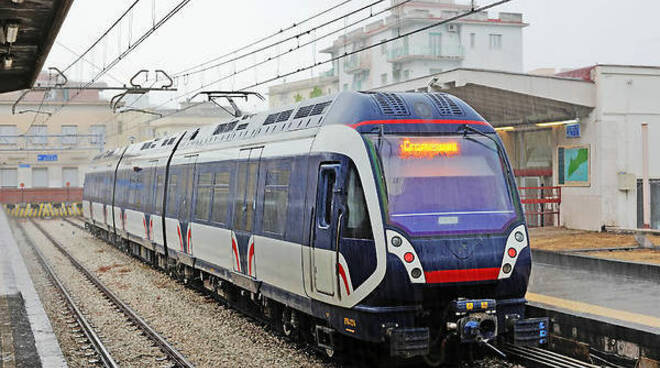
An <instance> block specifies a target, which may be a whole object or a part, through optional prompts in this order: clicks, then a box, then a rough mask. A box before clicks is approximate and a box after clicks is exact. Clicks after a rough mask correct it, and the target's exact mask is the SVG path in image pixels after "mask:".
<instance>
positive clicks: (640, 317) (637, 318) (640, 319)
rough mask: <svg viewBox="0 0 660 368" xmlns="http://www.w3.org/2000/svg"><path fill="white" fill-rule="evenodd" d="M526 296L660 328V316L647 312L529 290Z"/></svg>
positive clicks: (555, 304) (529, 299) (576, 309)
mask: <svg viewBox="0 0 660 368" xmlns="http://www.w3.org/2000/svg"><path fill="white" fill-rule="evenodd" d="M525 297H526V298H527V300H528V301H530V302H534V303H542V304H546V305H551V306H555V307H559V308H563V309H569V310H571V311H575V312H578V313H585V314H592V315H596V316H602V317H607V318H613V319H618V320H620V321H624V322H631V323H636V324H639V325H645V326H651V327H655V328H660V318H657V317H652V316H647V315H645V314H639V313H633V312H626V311H622V310H619V309H613V308H607V307H601V306H599V305H594V304H588V303H583V302H578V301H575V300H568V299H562V298H556V297H554V296H547V295H541V294H536V293H529V292H528V293H527V295H526V296H525Z"/></svg>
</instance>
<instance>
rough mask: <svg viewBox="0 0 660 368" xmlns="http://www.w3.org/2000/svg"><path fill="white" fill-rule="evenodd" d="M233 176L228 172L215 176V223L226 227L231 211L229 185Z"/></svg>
mask: <svg viewBox="0 0 660 368" xmlns="http://www.w3.org/2000/svg"><path fill="white" fill-rule="evenodd" d="M230 179H231V176H230V174H229V173H228V172H219V173H216V174H215V186H214V187H213V221H214V222H217V223H220V224H223V225H226V224H227V210H228V209H229V200H230V198H229V184H230Z"/></svg>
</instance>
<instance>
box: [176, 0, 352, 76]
mask: <svg viewBox="0 0 660 368" xmlns="http://www.w3.org/2000/svg"><path fill="white" fill-rule="evenodd" d="M351 1H353V0H344V1H342V2H341V3H339V4H336V5H333V6H332V7H330V8H328V9H325V10H323V11H321V12H319V13H316V14H314V15H312V16H310V17H307V18H305V19H303V20H301V21H298V22H295V23H293V25H291V26H289V27H285V28H280V30H279V31H277V32H275V33H272V34H269V35H267V36H264V37H262V38H260V39H258V40H256V41H252V42H250V43H248V44H247V45H244V46H241V47H239V48H237V49H235V50H233V51H230V52H227V53H225V54H223V55H220V56H218V57H215V58H213V59H211V60H207V61H205V62H203V63H200V64H197V65H195V66H192V67H189V68H186V69H184V70H182V71H180V72H177V73H174V74H173V76H175V77H176V76H181V75H184V74H186V73H187V72H189V71H191V70H194V69H197V68H201V67H203V66H205V65H207V64H210V63H213V62H216V61H218V60H221V59H224V58H225V57H227V56H231V55H233V54H235V53H237V52H241V51H243V50H246V49H248V48H250V47H252V46H255V45H258V44H260V43H262V42H264V41H266V40H269V39H271V38H273V37H276V36H279V35H281V34H282V33H284V32H287V31H290V30H292V29H294V28H296V27H299V26H300V25H302V24H305V23H307V22H309V21H311V20H314V19H316V18H318V17H320V16H323V15H325V14H327V13H329V12H331V11H333V10H335V9H338V8H340V7H342V6H344V5H346V4H348V3H350V2H351Z"/></svg>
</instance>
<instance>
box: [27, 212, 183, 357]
mask: <svg viewBox="0 0 660 368" xmlns="http://www.w3.org/2000/svg"><path fill="white" fill-rule="evenodd" d="M30 222H31V223H32V224H34V226H35V227H36V228H37V229H38V230H39V231H41V233H42V234H43V235H44V236H45V237H46V238H47V239H48V240H49V241H50V242H51V243H53V245H54V246H55V247H56V248H57V249H58V250H59V251H60V252H62V254H64V255H65V256H66V257H67V258H68V259H69V260H70V261H71V263H72V264H73V265H74V266H75V267H76V268H77V269H78V270H80V271H81V272H82V273H83V274H84V275H85V276H86V277H87V279H88V280H89V281H91V282H92V283H93V284H94V285H95V286H96V287H97V288H98V289H99V290H100V291H101V292H102V293H103V294H104V295H105V296H106V297H108V299H109V300H110V301H111V302H112V303H113V304H114V305H116V306H117V307H118V308H119V309H120V310H121V312H122V313H124V315H125V316H126V317H128V319H129V320H130V321H131V322H133V323H134V324H135V325H136V326H137V327H138V328H139V329H140V330H142V331H143V332H144V333H145V335H146V336H147V337H148V338H149V339H151V340H152V341H153V342H154V343H156V345H158V347H159V348H160V349H161V350H162V351H163V352H164V353H165V354H166V355H167V356H168V357H169V358H170V359H171V360H172V361H174V363H175V364H176V366H177V367H184V368H189V367H194V365H193V364H192V363H191V362H190V361H188V359H186V357H184V356H183V354H181V353H180V352H179V351H178V350H176V348H174V346H172V345H171V344H170V343H169V342H168V341H167V340H166V339H165V338H164V337H163V336H161V335H160V334H159V333H158V332H156V330H154V329H153V328H152V327H151V326H149V324H148V323H147V322H146V321H145V320H144V319H142V318H141V317H140V316H139V315H138V314H137V313H136V312H135V311H134V310H133V309H132V308H131V307H129V306H128V305H127V304H126V303H124V302H123V301H122V300H121V299H119V297H118V296H117V295H115V294H114V293H113V292H112V291H111V290H110V289H108V287H107V286H105V284H103V282H101V280H99V279H98V278H97V277H96V276H95V275H94V274H93V273H92V272H90V271H89V270H88V269H87V268H85V266H83V265H82V264H81V263H80V262H78V260H77V259H76V258H74V257H73V256H72V255H71V254H70V253H69V252H68V251H67V250H66V248H65V247H64V245H62V243H60V242H59V241H58V240H57V239H55V238H54V237H53V236H52V235H51V234H49V233H48V232H47V231H46V229H44V228H43V227H42V226H41V225H40V224H38V223H37V222H35V221H34V220H32V219H30Z"/></svg>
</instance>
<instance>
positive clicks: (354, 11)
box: [107, 0, 412, 122]
mask: <svg viewBox="0 0 660 368" xmlns="http://www.w3.org/2000/svg"><path fill="white" fill-rule="evenodd" d="M351 1H353V0H345V1H343V2H341V3H339V4H336V5H334V6H332V7H330V8H328V9H325V10H323V11H321V12H320V13H316V14H314V15H312V16H310V17H307V18H305V19H303V20H302V21H299V22H296V23H294V24H293V25H292V26H290V27H287V28H282V29H280V31H278V32H276V33H273V34H270V35H268V36H264V37H262V38H261V39H259V40H257V41H253V42H251V43H249V44H248V45H246V46H242V47H240V48H238V49H236V50H234V51H232V52H230V53H227V54H225V55H223V56H220V57H217V58H215V59H212V60H210V61H207V62H205V63H202V64H198V65H197V66H194V67H190V68H187V69H186V70H185V71H189V70H192V69H194V68H196V67H199V66H202V65H204V64H208V63H210V62H213V61H216V60H219V59H221V58H223V57H226V56H229V55H232V54H234V53H236V52H239V51H242V50H245V49H247V48H249V47H251V46H254V45H256V44H258V43H261V42H263V41H265V40H268V39H270V38H272V37H275V36H277V35H280V34H282V33H283V32H286V31H288V30H291V29H293V28H295V27H297V26H300V25H302V24H304V23H306V22H309V21H310V20H313V19H316V18H318V17H320V16H321V15H324V14H327V13H328V12H330V11H332V10H335V9H337V8H339V7H341V6H343V5H345V4H347V3H349V2H351ZM383 1H384V0H377V1H373V2H371V3H370V4H369V5H367V6H363V7H361V8H358V9H356V10H352V11H350V12H348V13H345V14H344V15H342V16H341V17H339V18H337V19H333V20H331V21H329V22H325V23H323V24H321V25H318V26H316V27H313V28H310V29H309V30H307V31H302V32H299V33H298V34H296V35H294V36H291V37H289V38H287V39H286V40H284V41H288V40H292V39H294V38H299V37H300V36H302V35H305V34H310V33H311V32H313V31H315V30H317V29H320V28H323V27H326V26H327V25H330V24H332V23H334V22H336V21H337V20H341V19H345V18H347V17H348V16H351V15H354V14H356V13H358V12H360V11H364V10H366V9H367V8H370V7H373V6H374V5H376V4H378V3H381V2H383ZM410 1H412V0H405V1H403V2H401V3H399V4H397V5H394V6H392V7H389V8H387V9H384V10H382V11H380V12H378V13H375V14H374V13H373V12H372V13H371V15H370V16H368V17H365V18H362V19H360V20H358V21H355V22H353V23H351V24H349V25H345V26H344V28H342V29H340V30H339V31H341V30H343V29H346V28H348V27H352V26H354V25H356V24H359V23H361V22H364V21H365V20H368V19H370V18H372V17H374V16H377V15H379V14H382V13H385V12H386V11H388V10H389V9H392V8H393V7H397V6H402V5H403V4H405V3H408V2H410ZM339 31H335V32H330V33H327V34H325V35H323V36H322V37H318V38H315V39H314V40H312V41H310V42H306V43H304V44H302V45H300V44H298V47H297V48H296V49H299V48H301V47H305V46H307V45H309V44H311V43H313V42H316V41H318V40H321V39H323V38H325V37H328V36H330V35H332V34H335V33H337V32H339ZM284 41H282V42H275V43H272V44H270V45H269V46H267V47H263V48H261V49H260V50H258V51H253V52H251V53H248V54H245V55H242V56H241V57H237V58H235V59H233V60H229V61H227V62H225V63H223V64H222V65H225V64H228V63H230V62H235V61H236V60H239V59H241V58H245V57H247V56H250V55H253V56H254V55H256V53H257V52H259V51H264V50H266V49H268V48H273V47H277V46H279V45H281V44H282V43H283V42H284ZM285 54H286V52H285V53H279V51H278V55H276V56H274V57H272V58H271V59H273V58H279V57H280V56H282V55H285ZM278 60H279V59H278ZM268 61H269V60H266V61H264V62H260V63H257V64H256V65H255V66H254V67H253V68H255V69H256V67H257V66H259V65H262V64H264V63H266V62H268ZM214 67H216V66H213V67H211V68H208V69H212V68H214ZM250 69H252V68H250ZM243 71H244V70H240V71H237V70H236V68H235V63H234V72H233V73H232V74H231V75H236V74H239V73H242V72H243ZM181 73H182V72H179V73H178V74H175V75H173V77H175V78H176V77H183V78H184V80H187V78H188V77H189V76H190V74H196V73H197V72H194V73H190V74H181ZM229 78H230V77H228V78H223V79H222V80H226V79H229ZM214 83H217V81H215V82H214ZM202 84H203V83H202ZM140 97H142V96H140ZM180 97H181V96H175V97H173V98H171V99H169V100H167V101H165V102H164V103H162V104H160V105H158V106H156V107H155V109H158V108H160V107H163V106H165V105H167V104H168V103H170V102H172V101H174V100H176V99H177V98H180ZM139 99H140V98H138V99H136V100H135V101H133V102H132V103H131V104H130V105H129V106H128V107H127V108H131V107H133V106H134V104H135V103H137V102H138V101H139ZM113 119H115V118H111V119H109V120H108V121H107V122H109V121H111V120H113ZM131 121H132V120H131Z"/></svg>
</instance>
